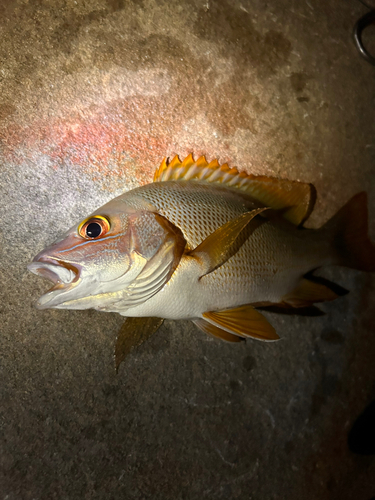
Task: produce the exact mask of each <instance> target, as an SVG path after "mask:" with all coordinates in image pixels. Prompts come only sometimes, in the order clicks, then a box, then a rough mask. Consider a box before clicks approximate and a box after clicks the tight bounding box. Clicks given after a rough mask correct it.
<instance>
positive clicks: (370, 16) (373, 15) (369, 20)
mask: <svg viewBox="0 0 375 500" xmlns="http://www.w3.org/2000/svg"><path fill="white" fill-rule="evenodd" d="M370 24H375V10H372V11H370V12H368V13H367V14H365V15H364V16H363V17H361V18H360V19H358V21H357V22H356V25H355V26H354V31H353V36H354V41H355V44H356V46H357V48H358V50H359V52H360V54H361V56H362V57H363V58H364V59H366V61H367V62H369V63H370V64H372V65H373V66H375V57H374V56H372V55H371V54H370V53H369V52H368V51H367V49H366V48H365V46H364V45H363V42H362V31H363V30H364V29H365V28H367V27H368V26H370Z"/></svg>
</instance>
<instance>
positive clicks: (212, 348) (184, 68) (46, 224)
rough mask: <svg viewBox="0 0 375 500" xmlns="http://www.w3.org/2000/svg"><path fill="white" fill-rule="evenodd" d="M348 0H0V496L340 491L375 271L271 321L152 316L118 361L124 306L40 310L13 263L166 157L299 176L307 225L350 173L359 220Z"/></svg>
mask: <svg viewBox="0 0 375 500" xmlns="http://www.w3.org/2000/svg"><path fill="white" fill-rule="evenodd" d="M365 12H366V9H365V7H364V6H363V5H362V4H361V3H360V2H358V1H354V0H353V1H351V2H345V3H344V2H341V3H340V6H338V4H337V2H335V1H333V0H329V1H327V0H325V1H323V0H318V1H316V2H308V1H306V2H297V1H284V0H283V1H277V2H276V1H274V2H268V3H264V2H261V1H257V0H255V1H251V2H250V1H249V0H243V1H241V2H240V1H237V2H234V3H233V2H227V1H224V0H221V1H217V2H213V1H211V0H208V1H206V0H204V1H203V0H201V1H198V0H191V1H183V2H177V1H168V2H164V1H157V0H154V1H153V0H138V1H133V2H125V1H122V0H108V1H101V0H98V1H94V0H89V1H87V2H73V1H70V0H69V1H65V2H56V1H52V0H50V1H47V0H46V1H42V0H41V1H33V2H27V1H24V2H22V1H18V2H17V1H4V0H3V2H1V6H0V14H1V15H0V25H1V33H2V34H1V42H0V60H1V64H0V85H1V93H0V120H1V121H0V141H1V153H0V154H1V177H0V189H1V197H0V207H1V211H0V213H1V226H0V252H1V257H0V277H1V284H2V286H1V291H0V293H1V302H0V314H1V322H0V325H1V326H0V342H1V348H0V353H1V354H0V380H1V390H0V398H1V403H0V415H1V417H0V418H1V420H0V422H1V424H0V432H1V438H0V439H1V441H0V497H1V498H3V499H4V500H5V499H6V500H18V499H50V498H57V499H69V500H70V499H83V498H85V499H96V498H98V499H99V498H103V499H104V498H106V499H118V498H121V499H144V498H152V499H159V498H160V499H163V500H164V499H179V498H181V499H201V498H210V499H216V498H217V499H219V498H222V499H228V498H233V499H234V498H236V499H249V498H252V499H262V500H263V499H267V500H268V499H280V498H288V499H291V500H294V499H298V500H299V499H301V498H304V499H317V498H319V499H332V498H340V499H352V498H361V499H364V500H366V499H368V500H370V498H371V497H373V496H374V495H375V465H374V460H373V458H372V457H371V456H370V457H363V456H360V455H355V454H353V453H351V452H350V451H349V449H348V446H347V435H348V431H349V429H350V427H351V425H352V424H353V422H354V421H355V419H356V417H357V416H358V414H359V413H360V412H361V411H362V410H363V409H364V407H365V406H366V405H367V404H368V403H369V402H370V401H371V400H372V399H374V398H375V384H374V381H375V368H374V363H373V360H374V357H375V341H374V326H373V325H374V319H375V317H374V310H373V303H374V298H375V282H374V277H373V276H370V275H366V274H365V273H360V272H355V271H349V270H346V269H331V270H325V271H324V273H323V274H324V276H326V277H327V278H330V279H332V280H334V281H336V282H338V283H340V285H342V286H343V287H345V288H347V289H349V290H351V293H350V294H348V295H346V296H345V297H342V298H340V299H339V300H337V301H336V302H335V303H330V304H327V305H324V306H322V309H323V310H324V311H325V312H326V313H327V314H326V315H325V316H322V317H314V318H309V317H294V316H280V315H276V314H270V315H269V319H270V321H272V323H273V324H274V326H275V327H276V329H277V331H278V333H279V335H280V336H281V337H282V341H280V342H278V343H272V344H262V343H259V342H256V341H247V342H246V343H241V344H240V345H227V344H224V343H221V342H219V341H216V340H214V339H210V338H208V337H205V336H204V335H203V334H202V333H201V332H199V331H198V330H197V329H196V328H195V327H194V326H193V325H192V324H191V323H190V322H173V321H166V322H165V323H164V325H163V326H162V328H161V329H160V330H159V331H158V332H157V333H156V334H155V335H154V336H153V337H152V338H151V339H150V340H149V341H148V342H147V343H146V344H144V345H142V346H140V347H139V348H138V349H137V350H136V351H134V352H133V353H132V354H131V355H130V356H129V357H128V359H127V360H126V361H125V362H124V364H123V365H122V366H121V368H120V373H119V375H117V376H116V375H115V371H114V361H113V352H114V342H115V337H116V333H117V331H118V329H119V328H120V326H121V324H122V321H123V319H122V318H121V317H120V316H118V315H115V314H105V313H99V312H94V311H48V310H47V311H37V310H35V309H34V307H33V304H34V303H35V301H36V299H37V298H38V297H39V296H40V295H41V294H42V293H43V292H44V291H45V290H46V287H47V286H48V285H47V284H46V282H44V281H43V280H41V279H38V278H37V277H36V276H34V275H31V274H30V273H28V272H27V271H26V265H27V263H28V262H29V261H30V260H31V258H32V257H33V256H34V255H35V254H36V253H37V252H38V251H40V250H41V249H42V248H43V247H44V246H46V244H48V243H51V242H52V241H53V240H54V239H55V238H56V236H57V235H58V234H59V233H61V232H62V231H65V230H66V229H67V228H68V227H70V226H71V225H72V224H73V223H75V222H76V221H77V220H79V219H80V218H81V217H83V216H85V215H86V214H87V213H89V212H90V211H91V210H93V209H94V208H95V207H97V206H100V205H101V204H102V203H104V202H105V201H107V200H109V199H111V198H112V197H113V196H115V195H117V194H120V193H121V192H122V191H125V190H128V189H131V188H133V187H135V186H137V185H139V184H144V183H146V182H149V181H150V180H151V179H152V174H153V171H154V168H155V167H156V166H157V165H158V164H159V162H160V160H161V158H162V157H164V156H172V155H173V154H175V153H178V154H180V156H181V157H183V156H184V155H186V154H188V153H190V152H194V153H195V154H196V155H198V154H205V155H206V156H207V158H208V159H213V158H214V157H218V158H219V160H220V161H221V162H224V161H229V162H230V164H231V165H233V166H234V165H237V166H239V167H240V168H241V169H244V170H247V171H248V172H252V173H257V174H269V175H274V176H275V175H276V176H281V177H287V178H291V179H299V180H303V181H307V182H312V183H313V184H315V186H316V187H317V190H318V201H317V205H316V209H315V211H314V213H313V215H312V217H311V221H309V224H310V225H312V226H315V227H316V226H319V225H320V224H322V223H323V222H324V221H325V220H327V219H328V217H330V216H331V215H332V214H333V213H334V212H335V211H336V210H337V209H338V208H339V207H340V206H341V205H342V204H343V203H344V202H345V201H347V199H348V198H349V197H350V196H351V195H353V194H355V193H356V192H358V191H360V190H364V189H365V190H367V192H368V193H369V209H370V220H371V225H370V231H371V234H372V236H373V238H375V184H374V175H373V174H374V156H375V144H374V136H375V134H374V132H375V130H374V129H375V124H374V120H373V109H374V98H375V90H374V85H373V82H374V75H375V73H374V71H375V70H374V68H373V67H371V66H370V65H369V64H367V63H366V62H364V61H363V60H362V59H361V58H360V57H359V55H358V53H357V52H356V49H355V47H354V45H353V43H352V39H351V30H352V27H353V25H354V23H355V21H356V20H357V18H358V17H359V16H360V15H362V14H364V13H365Z"/></svg>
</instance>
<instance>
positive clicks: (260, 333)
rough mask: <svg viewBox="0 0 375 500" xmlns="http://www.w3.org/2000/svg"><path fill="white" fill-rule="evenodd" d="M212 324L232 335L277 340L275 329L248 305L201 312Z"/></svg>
mask: <svg viewBox="0 0 375 500" xmlns="http://www.w3.org/2000/svg"><path fill="white" fill-rule="evenodd" d="M203 318H204V319H205V320H207V321H208V322H209V323H211V324H212V325H214V326H216V327H218V328H221V329H222V330H225V331H226V332H229V333H231V334H233V335H240V336H243V337H253V338H255V339H258V340H278V339H279V338H280V337H279V336H278V335H277V333H276V331H275V329H274V328H273V326H272V325H270V323H268V321H267V320H266V318H265V317H264V316H263V315H262V314H261V313H260V312H258V311H257V310H256V309H254V308H253V307H252V306H250V305H244V306H240V307H236V308H234V309H225V310H223V311H215V312H206V313H203Z"/></svg>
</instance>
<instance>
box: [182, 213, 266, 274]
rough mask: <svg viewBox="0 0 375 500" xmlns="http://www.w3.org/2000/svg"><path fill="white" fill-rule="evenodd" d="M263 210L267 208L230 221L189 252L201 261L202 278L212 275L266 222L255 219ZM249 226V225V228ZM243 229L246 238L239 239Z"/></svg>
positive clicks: (244, 214) (261, 219)
mask: <svg viewBox="0 0 375 500" xmlns="http://www.w3.org/2000/svg"><path fill="white" fill-rule="evenodd" d="M265 210H267V208H257V209H256V210H252V211H251V212H245V213H243V214H241V215H239V216H238V217H236V218H235V219H232V220H230V221H229V222H227V223H226V224H224V226H221V227H219V229H217V230H216V231H215V232H213V233H212V234H210V235H209V236H208V237H207V238H206V239H205V240H204V241H203V242H202V243H201V244H200V245H198V246H197V248H196V249H195V250H193V252H191V254H190V255H191V256H192V257H195V258H198V259H200V260H202V263H203V269H204V272H203V274H202V276H205V275H206V274H209V273H212V271H214V270H215V269H217V268H218V267H220V266H222V265H223V264H224V263H225V262H226V261H227V260H228V259H230V257H232V256H233V255H234V254H236V253H237V252H238V250H239V249H240V247H241V245H243V243H244V242H245V241H246V239H247V238H248V237H249V236H250V234H251V233H252V231H254V230H255V229H256V228H257V227H259V226H260V225H261V224H263V223H264V222H266V219H263V218H261V217H259V218H256V219H255V217H256V216H257V215H259V214H260V213H262V212H264V211H265ZM249 224H251V226H250V227H249ZM245 229H246V230H247V232H246V238H242V239H241V238H240V236H241V235H243V231H244V230H245Z"/></svg>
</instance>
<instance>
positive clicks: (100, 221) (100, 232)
mask: <svg viewBox="0 0 375 500" xmlns="http://www.w3.org/2000/svg"><path fill="white" fill-rule="evenodd" d="M110 227H111V226H110V224H109V221H108V219H107V218H106V217H103V216H101V215H94V216H93V217H90V218H89V219H86V220H84V221H83V222H82V223H81V224H80V225H79V227H78V233H79V235H80V236H82V238H85V240H97V239H99V238H102V237H103V236H104V235H105V234H107V233H108V231H109V230H110Z"/></svg>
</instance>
